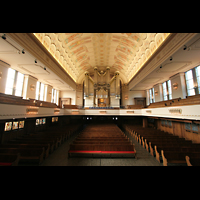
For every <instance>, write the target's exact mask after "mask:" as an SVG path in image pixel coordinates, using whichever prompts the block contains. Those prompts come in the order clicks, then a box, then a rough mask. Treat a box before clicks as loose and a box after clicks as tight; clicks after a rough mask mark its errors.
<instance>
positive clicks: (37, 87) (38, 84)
mask: <svg viewBox="0 0 200 200" xmlns="http://www.w3.org/2000/svg"><path fill="white" fill-rule="evenodd" d="M39 91H40V82H39V81H37V84H36V92H35V99H36V100H38V99H39Z"/></svg>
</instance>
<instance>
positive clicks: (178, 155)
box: [161, 150, 199, 166]
mask: <svg viewBox="0 0 200 200" xmlns="http://www.w3.org/2000/svg"><path fill="white" fill-rule="evenodd" d="M161 155H162V159H163V166H169V165H184V166H186V165H187V162H186V156H189V157H199V152H189V153H188V152H174V151H163V150H161Z"/></svg>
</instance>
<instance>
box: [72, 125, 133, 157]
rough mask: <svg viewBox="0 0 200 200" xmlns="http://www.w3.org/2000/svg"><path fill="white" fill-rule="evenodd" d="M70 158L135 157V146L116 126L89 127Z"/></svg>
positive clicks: (77, 140)
mask: <svg viewBox="0 0 200 200" xmlns="http://www.w3.org/2000/svg"><path fill="white" fill-rule="evenodd" d="M69 149H70V150H69V157H71V156H74V155H75V156H77V155H78V156H80V155H81V156H86V157H87V156H89V157H90V156H94V157H97V156H98V157H112V156H114V157H126V156H127V157H135V155H136V151H135V147H134V145H132V144H131V142H130V141H129V139H128V138H127V137H126V136H125V134H124V133H123V132H122V131H121V130H120V129H119V128H118V127H117V126H116V125H97V126H95V125H88V126H87V127H86V128H85V129H84V130H83V131H82V132H81V134H79V136H78V137H77V138H76V140H75V141H74V142H73V144H70V148H69Z"/></svg>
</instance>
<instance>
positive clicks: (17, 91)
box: [15, 72, 24, 96]
mask: <svg viewBox="0 0 200 200" xmlns="http://www.w3.org/2000/svg"><path fill="white" fill-rule="evenodd" d="M23 82H24V74H21V73H20V72H18V73H17V83H16V88H15V95H16V96H22V89H23Z"/></svg>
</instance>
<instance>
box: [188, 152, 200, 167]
mask: <svg viewBox="0 0 200 200" xmlns="http://www.w3.org/2000/svg"><path fill="white" fill-rule="evenodd" d="M185 160H186V163H187V166H200V155H199V154H198V155H193V157H189V156H186V157H185Z"/></svg>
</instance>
